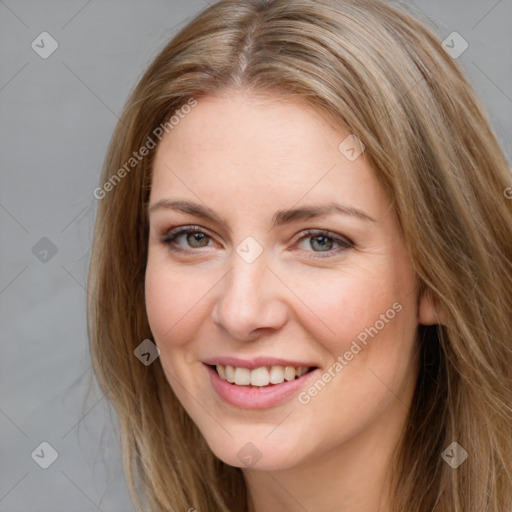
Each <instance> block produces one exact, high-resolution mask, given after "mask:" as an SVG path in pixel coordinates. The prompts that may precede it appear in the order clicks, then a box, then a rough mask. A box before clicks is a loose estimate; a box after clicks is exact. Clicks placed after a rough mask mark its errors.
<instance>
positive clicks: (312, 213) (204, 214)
mask: <svg viewBox="0 0 512 512" xmlns="http://www.w3.org/2000/svg"><path fill="white" fill-rule="evenodd" d="M162 209H164V210H177V211H180V212H183V213H189V214H191V215H195V216H197V217H201V218H203V219H207V220H210V221H213V222H217V223H219V224H226V222H225V220H224V219H223V218H222V217H221V216H220V215H219V214H218V213H216V212H215V211H214V210H212V209H211V208H208V207H207V206H203V205H200V204H197V203H193V202H191V201H180V200H177V201H170V200H168V199H161V200H160V201H157V202H156V203H155V204H153V205H151V206H150V207H149V209H148V213H149V214H151V213H153V212H155V211H157V210H162ZM333 213H338V214H341V215H347V216H351V217H355V218H357V219H359V220H362V221H365V222H377V221H376V220H375V219H373V218H372V217H370V216H369V215H367V214H366V213H364V212H363V211H361V210H358V209H357V208H353V207H352V206H348V205H342V204H337V203H333V202H330V203H326V204H321V205H309V206H302V207H300V208H291V209H288V210H278V211H277V212H275V213H274V215H273V216H272V227H273V228H274V227H277V226H282V225H284V224H291V223H292V222H296V221H298V220H304V219H312V218H315V217H321V216H323V215H329V214H333Z"/></svg>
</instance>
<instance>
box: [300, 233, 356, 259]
mask: <svg viewBox="0 0 512 512" xmlns="http://www.w3.org/2000/svg"><path fill="white" fill-rule="evenodd" d="M308 239H309V243H308V244H307V246H308V247H310V248H311V249H313V252H315V253H327V254H326V255H325V256H324V255H320V254H319V255H318V256H315V257H319V258H328V257H330V256H333V255H335V254H338V253H340V252H341V251H343V250H346V249H352V248H353V247H354V244H353V243H352V242H351V241H350V240H348V239H345V238H339V237H337V236H334V235H333V234H332V233H330V232H329V231H324V230H313V229H308V230H307V231H306V234H305V235H304V236H302V237H301V238H300V239H299V242H302V241H306V240H308ZM335 245H337V246H338V247H337V248H333V246H335ZM315 248H316V249H319V250H318V251H317V250H315ZM306 250H307V249H306Z"/></svg>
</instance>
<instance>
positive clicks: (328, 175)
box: [146, 94, 422, 469]
mask: <svg viewBox="0 0 512 512" xmlns="http://www.w3.org/2000/svg"><path fill="white" fill-rule="evenodd" d="M348 135H349V133H348V132H347V131H345V130H343V129H341V128H338V127H334V126H332V125H330V124H328V123H327V121H326V120H325V119H324V118H322V117H321V116H320V115H319V114H318V113H317V112H316V111H315V110H313V109H311V107H308V106H306V105H305V104H302V103H298V102H297V103H291V102H288V103H286V102H283V101H282V100H279V99H276V98H274V99H272V98H269V99H265V100H262V99H256V98H255V97H251V96H247V95H242V94H235V95H233V96H231V97H229V99H228V98H225V97H222V98H221V97H204V98H201V99H200V100H199V102H198V104H197V106H196V107H195V108H193V109H192V110H191V112H190V113H189V114H188V115H186V116H185V117H184V118H183V119H181V121H180V122H179V124H178V125H177V126H175V127H174V128H173V129H172V131H170V132H169V133H168V134H167V135H166V136H165V137H164V138H163V140H162V142H161V144H160V146H159V147H158V149H157V154H156V159H155V163H154V174H153V182H152V188H151V197H150V234H149V254H148V261H147V271H146V304H147V313H148V318H149V322H150V326H151V330H152V333H153V335H154V340H155V343H156V344H157V346H158V347H159V348H160V350H161V354H160V362H161V364H162V367H163V369H164V372H165V374H166V376H167V379H168V382H169V384H170V386H171V387H172V389H173V391H174V393H175V394H176V395H177V397H178V398H179V400H180V402H181V403H182V404H183V406H184V408H185V409H186V410H187V412H188V414H189V415H190V416H191V418H192V419H193V421H194V422H195V423H196V425H197V426H198V428H199V430H200V431H201V432H202V434H203V436H204V437H205V439H206V441H207V443H208V444H209V446H210V447H211V449H212V450H213V452H214V453H215V454H216V455H217V457H219V458H220V459H222V460H223V461H225V462H226V463H228V464H230V465H233V466H241V467H243V466H247V467H256V468H262V469H279V468H282V469H284V468H291V467H294V466H297V465H300V464H301V463H305V462H306V461H307V460H308V459H310V460H312V458H313V457H315V458H316V457H318V456H322V455H324V454H327V453H330V452H332V451H333V450H342V449H343V447H344V446H348V444H349V443H354V442H355V441H356V440H357V439H363V438H366V439H369V437H368V435H369V434H370V433H371V432H374V433H378V436H379V437H378V439H379V441H378V442H380V443H386V442H387V441H389V439H391V437H392V435H394V434H392V433H393V432H394V433H396V431H397V429H398V428H399V426H400V425H401V422H402V421H403V419H404V418H405V414H406V412H407V408H408V406H409V404H410V400H411V398H412V392H413V388H414V385H415V380H416V377H417V372H416V366H415V363H414V358H413V348H414V343H415V333H416V328H417V325H418V321H419V320H421V319H420V317H419V315H420V310H421V308H422V305H421V304H422V302H421V301H419V300H418V296H417V290H416V288H415V279H414V272H413V269H412V265H411V262H410V259H409V257H408V253H407V251H406V248H405V246H404V243H403V241H402V239H401V236H400V233H399V229H398V224H397V221H396V218H395V215H394V212H393V209H392V207H391V204H390V200H389V198H388V197H387V196H386V195H385V193H384V191H383V189H382V188H381V186H380V185H379V184H378V182H377V180H376V178H375V176H374V173H373V171H372V169H371V168H370V166H369V163H368V160H367V159H366V158H365V153H364V152H363V153H362V154H361V155H360V156H358V153H359V152H360V150H361V149H362V148H361V147H360V146H357V143H356V142H355V141H354V140H353V139H352V138H351V137H350V138H349V139H346V138H347V136H348ZM343 141H344V142H343ZM340 144H341V146H340ZM173 204H174V207H173ZM335 204H336V205H337V207H335V206H334V205H335ZM313 210H314V211H313ZM317 210H318V211H317ZM320 213H321V214H320ZM176 228H186V229H187V230H188V231H183V232H181V233H179V234H176V236H174V234H175V233H174V231H173V230H175V229H176ZM193 230H196V231H197V232H196V233H194V232H193ZM154 364H158V361H157V362H155V363H154ZM215 364H218V365H222V368H220V369H219V371H220V373H221V374H223V376H224V378H222V377H221V376H219V375H218V373H217V372H216V371H215V370H214V369H212V367H214V365H215ZM226 366H232V367H234V370H232V369H230V368H226ZM286 367H288V369H286ZM301 367H306V368H308V369H309V368H315V369H314V370H313V371H310V372H309V373H306V374H304V375H301V374H302V373H303V372H304V371H305V369H302V368H301ZM257 368H259V369H257ZM251 369H252V370H255V371H251ZM294 374H295V375H294ZM297 374H298V375H297ZM300 375H301V376H300ZM299 376H300V378H298V377H299ZM294 377H295V379H294ZM227 378H229V380H233V378H235V379H236V380H235V382H234V383H230V382H228V380H225V379H227ZM251 379H252V380H251ZM283 379H284V382H283ZM287 379H294V380H287ZM269 380H272V381H274V382H275V383H274V384H272V383H271V382H269ZM249 381H250V382H253V384H254V385H250V386H249V385H247V383H248V382H249ZM279 382H281V383H279ZM265 384H266V385H265ZM375 439H377V438H375ZM376 443H377V441H376Z"/></svg>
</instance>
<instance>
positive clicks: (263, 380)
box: [251, 368, 270, 386]
mask: <svg viewBox="0 0 512 512" xmlns="http://www.w3.org/2000/svg"><path fill="white" fill-rule="evenodd" d="M269 382H270V376H269V374H268V370H267V369H266V368H256V369H254V370H252V371H251V384H252V385H253V386H268V383H269Z"/></svg>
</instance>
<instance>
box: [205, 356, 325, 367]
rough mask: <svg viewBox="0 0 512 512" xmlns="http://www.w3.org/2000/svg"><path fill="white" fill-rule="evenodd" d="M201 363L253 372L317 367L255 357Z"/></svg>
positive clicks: (224, 358) (221, 358)
mask: <svg viewBox="0 0 512 512" xmlns="http://www.w3.org/2000/svg"><path fill="white" fill-rule="evenodd" d="M203 363H204V364H207V365H210V366H215V365H218V364H221V365H223V366H226V365H229V366H239V367H240V368H249V370H254V368H261V367H262V366H293V367H295V368H299V366H306V367H307V368H310V367H311V366H318V365H316V364H313V363H301V362H299V361H289V360H286V359H279V358H276V357H255V358H254V359H250V360H247V361H246V360H244V359H239V358H238V357H212V358H211V359H207V360H206V361H203Z"/></svg>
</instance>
